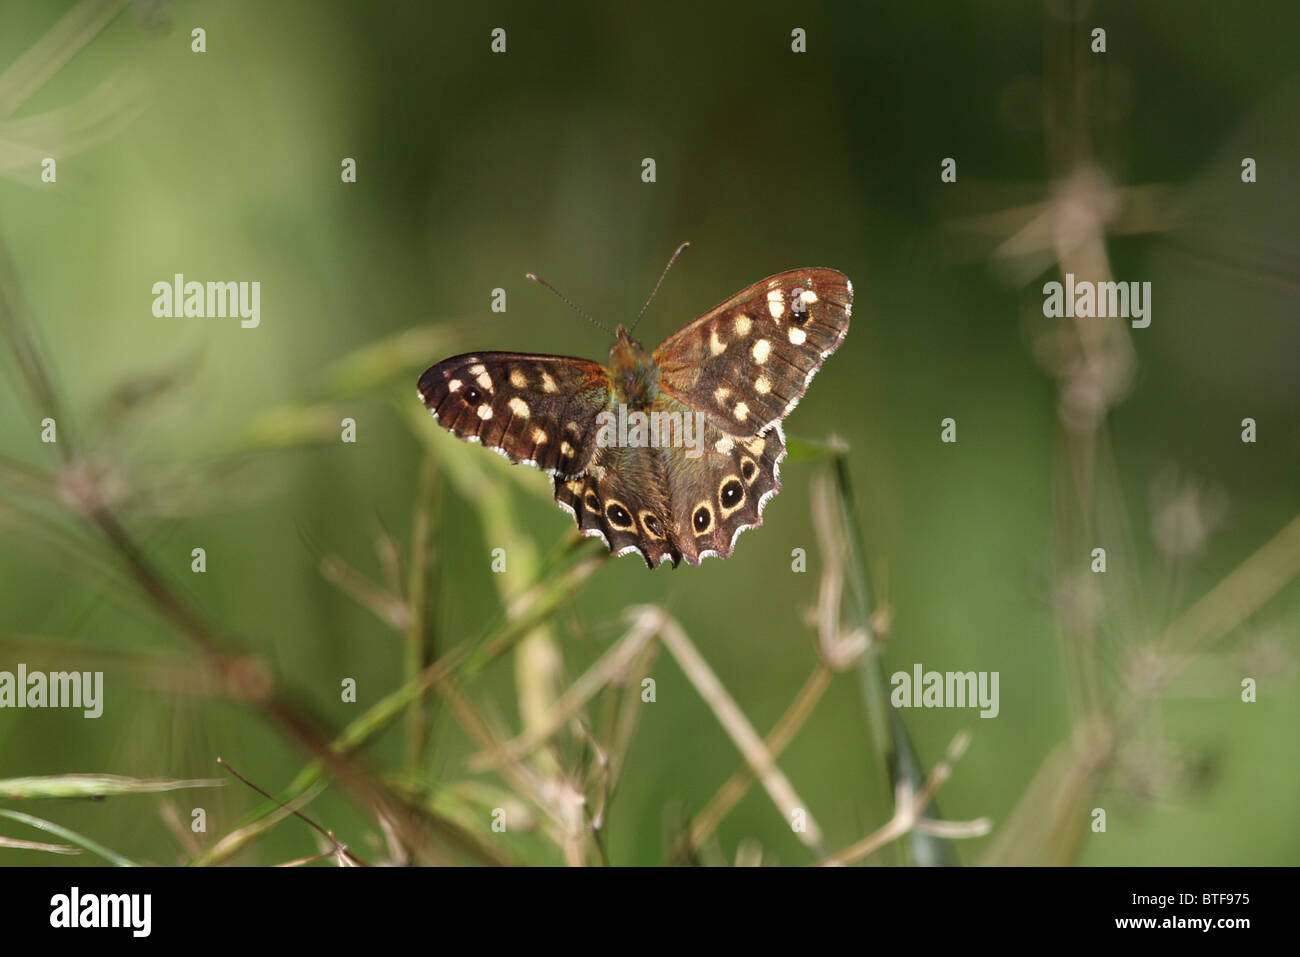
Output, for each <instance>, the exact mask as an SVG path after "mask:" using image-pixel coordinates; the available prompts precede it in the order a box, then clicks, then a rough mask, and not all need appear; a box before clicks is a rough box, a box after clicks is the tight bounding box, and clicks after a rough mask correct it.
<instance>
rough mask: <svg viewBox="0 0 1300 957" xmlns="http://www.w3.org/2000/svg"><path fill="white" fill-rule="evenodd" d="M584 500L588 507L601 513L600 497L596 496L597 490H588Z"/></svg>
mask: <svg viewBox="0 0 1300 957" xmlns="http://www.w3.org/2000/svg"><path fill="white" fill-rule="evenodd" d="M582 502H583V504H584V505H586V506H587V508H588V509H590V510H591V511H593V512H595V513H596V514H597V515H599V514H600V499H598V498H596V493H595V492H588V493H587V497H586V498H584V499H583V500H582Z"/></svg>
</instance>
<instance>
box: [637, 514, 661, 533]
mask: <svg viewBox="0 0 1300 957" xmlns="http://www.w3.org/2000/svg"><path fill="white" fill-rule="evenodd" d="M641 526H642V527H643V528H644V529H645V530H646V534H647V535H649V536H650V537H651V538H663V537H664V530H663V526H662V525H661V524H659V519H657V518H655V515H654V513H653V512H642V513H641Z"/></svg>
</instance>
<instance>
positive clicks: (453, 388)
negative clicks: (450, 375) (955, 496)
mask: <svg viewBox="0 0 1300 957" xmlns="http://www.w3.org/2000/svg"><path fill="white" fill-rule="evenodd" d="M447 391H448V392H459V391H460V380H459V379H452V380H451V381H450V382H448V383H447Z"/></svg>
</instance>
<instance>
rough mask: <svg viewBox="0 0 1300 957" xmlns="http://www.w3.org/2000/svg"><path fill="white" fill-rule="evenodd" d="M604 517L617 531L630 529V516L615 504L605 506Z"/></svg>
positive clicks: (625, 510) (620, 506)
mask: <svg viewBox="0 0 1300 957" xmlns="http://www.w3.org/2000/svg"><path fill="white" fill-rule="evenodd" d="M605 517H606V518H608V519H609V524H611V525H613V526H614V527H615V528H618V529H624V530H626V529H629V528H631V527H632V516H631V515H630V514H628V510H627V509H625V508H624V507H623V506H622V505H619V504H618V503H617V502H610V503H609V504H608V505H606V506H605Z"/></svg>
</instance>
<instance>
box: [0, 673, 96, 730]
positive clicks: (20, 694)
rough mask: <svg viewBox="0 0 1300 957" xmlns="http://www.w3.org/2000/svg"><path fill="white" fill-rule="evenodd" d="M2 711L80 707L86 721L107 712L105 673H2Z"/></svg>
mask: <svg viewBox="0 0 1300 957" xmlns="http://www.w3.org/2000/svg"><path fill="white" fill-rule="evenodd" d="M0 708H81V709H82V713H83V714H84V716H85V717H87V718H98V717H99V716H100V715H101V714H103V713H104V672H102V671H48V672H47V671H28V670H27V666H26V665H25V664H21V663H20V664H19V665H18V673H17V674H14V672H12V671H0Z"/></svg>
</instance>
